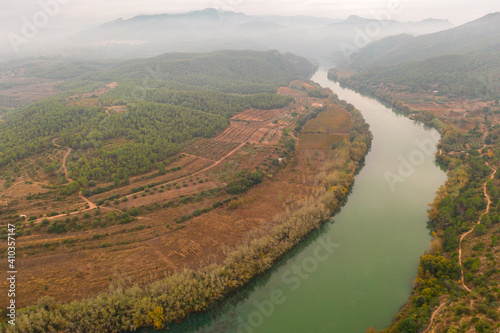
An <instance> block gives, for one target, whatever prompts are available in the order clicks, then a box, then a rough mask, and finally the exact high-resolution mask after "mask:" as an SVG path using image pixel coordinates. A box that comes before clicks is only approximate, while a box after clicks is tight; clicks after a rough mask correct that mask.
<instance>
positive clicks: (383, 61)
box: [351, 12, 500, 69]
mask: <svg viewBox="0 0 500 333" xmlns="http://www.w3.org/2000/svg"><path fill="white" fill-rule="evenodd" d="M497 51H500V12H497V13H492V14H488V15H486V16H484V17H482V18H480V19H477V20H475V21H472V22H469V23H466V24H463V25H461V26H459V27H456V28H453V29H448V30H445V31H440V32H436V33H433V34H428V35H423V36H418V37H414V36H411V35H407V34H402V35H398V36H394V37H390V38H385V39H382V40H380V41H377V42H374V43H372V44H370V45H368V46H367V47H366V48H364V49H363V50H362V51H360V52H358V53H357V54H356V55H355V56H353V57H352V59H351V60H352V62H351V67H353V68H358V69H361V68H366V67H370V66H389V65H390V66H394V65H397V64H400V63H404V62H408V61H418V60H425V59H429V58H434V57H439V56H446V55H452V54H453V55H459V54H460V55H471V54H478V53H489V52H497Z"/></svg>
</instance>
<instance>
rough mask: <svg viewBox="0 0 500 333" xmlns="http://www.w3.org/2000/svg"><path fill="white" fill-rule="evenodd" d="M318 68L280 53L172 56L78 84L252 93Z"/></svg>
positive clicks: (128, 65)
mask: <svg viewBox="0 0 500 333" xmlns="http://www.w3.org/2000/svg"><path fill="white" fill-rule="evenodd" d="M315 68H316V66H315V65H313V64H312V63H311V62H309V61H308V60H306V59H304V58H302V57H298V56H295V55H293V54H290V53H286V54H280V53H279V52H278V51H267V52H258V51H250V50H247V51H215V52H210V53H170V54H164V55H161V56H158V57H155V58H149V59H139V60H131V61H126V62H122V63H120V64H119V65H117V66H115V67H114V68H111V69H108V70H104V71H101V72H97V73H96V72H93V73H89V74H87V75H83V76H81V77H79V78H78V80H76V82H75V84H76V83H81V82H82V81H85V82H88V83H91V82H113V81H118V82H122V81H126V82H134V83H135V84H139V85H141V84H142V85H150V86H154V87H155V88H156V87H168V88H169V89H174V90H214V91H222V92H227V93H242V94H252V93H259V92H276V89H277V87H279V86H281V85H287V84H288V82H290V81H291V80H293V79H295V78H299V77H302V78H305V77H309V76H310V75H311V74H312V73H313V72H314V70H315ZM69 87H73V86H72V85H70V86H69Z"/></svg>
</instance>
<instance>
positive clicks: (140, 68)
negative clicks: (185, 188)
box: [0, 51, 314, 196]
mask: <svg viewBox="0 0 500 333" xmlns="http://www.w3.org/2000/svg"><path fill="white" fill-rule="evenodd" d="M70 65H71V64H68V66H70ZM73 66H76V67H79V65H77V64H73ZM94 67H95V71H94V72H92V73H87V74H85V75H80V76H79V77H78V78H74V79H72V80H69V81H67V82H66V83H65V85H64V87H63V88H64V89H66V90H68V92H67V93H65V94H62V95H60V96H57V97H53V98H49V99H46V100H44V101H41V102H38V103H35V104H33V105H31V106H29V107H27V108H24V109H22V110H19V111H17V112H15V113H13V114H11V115H10V116H9V117H7V118H5V119H4V121H2V122H0V167H2V166H8V165H9V166H12V165H16V163H17V162H18V161H19V160H21V159H24V158H26V157H29V156H33V155H36V154H40V153H43V152H46V151H48V150H50V149H51V148H53V147H54V146H53V144H52V143H51V140H53V139H56V138H58V141H57V144H59V145H61V146H64V147H69V148H72V149H73V152H72V153H71V155H70V156H69V157H68V162H67V168H68V175H69V177H70V178H71V179H74V182H72V183H71V184H69V185H68V186H66V188H64V189H63V190H61V194H66V195H69V194H72V193H76V192H78V191H79V189H80V187H83V188H88V187H91V186H92V184H91V182H93V181H99V182H104V181H108V182H113V183H114V186H118V185H120V184H128V182H129V177H131V176H133V175H138V174H143V173H146V172H149V171H152V170H155V169H156V170H158V172H159V173H165V172H166V169H165V167H166V164H165V163H163V162H165V161H166V160H167V159H168V158H170V157H172V156H173V155H175V154H177V153H178V152H179V150H180V147H181V146H182V145H183V144H184V143H187V142H189V141H192V140H193V139H198V138H211V137H214V136H216V135H217V134H219V133H220V132H222V131H223V130H224V129H225V128H226V127H227V126H228V125H229V118H230V117H231V116H233V115H234V114H236V113H238V112H241V111H243V110H245V109H248V108H261V109H273V108H280V107H284V106H286V105H288V104H289V103H290V102H291V101H292V100H293V98H290V97H287V96H279V95H276V94H274V92H276V90H277V88H278V87H279V86H280V85H287V84H288V82H290V81H291V80H293V79H295V78H298V77H302V76H308V75H310V74H311V73H312V71H313V70H314V66H313V65H312V64H311V63H309V62H308V61H307V60H305V59H302V58H299V57H296V56H293V55H291V54H286V55H281V54H279V53H278V52H275V51H271V52H253V51H220V52H213V53H207V54H167V55H163V56H159V57H157V58H153V59H146V60H137V61H128V62H123V63H120V64H116V65H115V66H114V67H112V68H110V69H106V68H108V67H109V66H108V65H107V64H105V65H102V66H101V65H95V66H94ZM152 73H153V74H154V75H153V74H152ZM70 74H71V71H69V74H68V75H70ZM79 74H80V71H78V70H75V72H74V73H73V74H71V75H79ZM167 78H168V79H167ZM113 81H114V82H118V86H117V87H116V88H115V89H112V90H110V91H109V92H107V93H105V94H104V95H102V96H101V97H100V98H99V103H100V104H99V105H96V106H83V105H81V106H80V105H78V99H76V100H74V98H73V97H71V98H70V96H73V95H72V94H76V93H78V92H83V91H87V92H88V91H93V89H94V88H95V87H97V86H101V87H102V86H104V85H105V84H108V83H110V82H113ZM76 87H77V88H78V90H73V91H71V92H69V89H75V88H76ZM223 92H225V93H223ZM229 93H231V94H229ZM234 93H238V94H240V95H234ZM241 94H253V95H246V96H245V95H241ZM75 103H76V105H75ZM111 105H123V106H126V108H125V111H124V112H121V113H115V112H112V113H110V114H109V115H107V114H106V112H104V111H106V110H105V107H106V106H111ZM167 164H168V163H167ZM56 170H57V167H56V166H55V165H54V166H51V167H50V170H48V171H51V172H55V171H56ZM10 183H11V181H10V179H9V180H8V181H7V182H6V183H5V185H6V186H8V185H10ZM110 189H111V187H108V188H100V189H99V190H98V189H95V190H85V191H84V193H85V195H87V196H90V195H93V194H98V193H102V192H105V191H107V190H110Z"/></svg>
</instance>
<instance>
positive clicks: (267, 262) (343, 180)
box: [18, 95, 371, 331]
mask: <svg viewBox="0 0 500 333" xmlns="http://www.w3.org/2000/svg"><path fill="white" fill-rule="evenodd" d="M329 99H330V101H331V102H332V103H334V104H336V105H337V107H342V106H343V107H347V106H348V105H347V103H341V102H340V101H339V100H338V99H336V97H335V96H333V95H331V96H330V98H329ZM345 112H348V114H350V115H351V117H352V120H353V127H355V128H356V129H357V131H356V132H353V133H352V138H351V140H350V141H351V142H352V143H351V142H350V141H347V142H340V144H339V145H338V146H337V147H336V148H335V149H333V150H331V151H330V146H327V147H311V146H310V145H309V146H306V147H305V148H304V152H306V151H307V153H306V154H304V156H302V159H303V160H304V163H306V162H308V161H309V163H311V162H310V161H311V157H312V156H311V155H310V153H312V154H314V153H313V152H312V151H313V150H317V151H324V153H323V154H324V156H325V157H326V163H324V164H322V165H315V164H314V163H313V165H314V168H315V169H316V170H317V171H318V172H319V173H318V176H316V177H315V180H314V182H313V187H314V191H313V192H312V194H311V195H310V196H309V198H307V199H306V200H304V201H302V202H298V203H296V204H295V205H294V206H295V207H294V208H293V209H287V210H286V211H285V212H284V213H282V214H280V215H278V216H276V217H275V218H274V222H275V223H276V224H277V226H276V227H274V228H273V229H272V230H271V232H269V233H267V235H265V236H262V237H260V238H258V239H255V240H253V241H251V242H249V243H248V244H244V245H242V246H240V247H239V248H238V250H237V251H235V252H233V253H232V254H230V255H229V256H228V257H227V259H226V260H225V262H224V263H223V264H221V265H212V266H210V267H207V268H206V269H202V270H198V271H186V272H183V273H181V274H175V275H173V276H170V277H168V278H166V279H163V280H160V281H157V282H154V283H153V284H151V285H149V286H147V287H145V288H140V287H138V286H134V287H125V286H118V287H117V288H116V289H114V290H113V291H111V292H109V293H104V294H101V295H99V296H98V297H96V298H92V299H87V300H84V301H78V302H72V303H69V304H63V305H59V304H54V303H51V302H50V301H48V302H47V304H45V303H44V301H43V300H42V301H41V305H40V306H38V307H35V308H31V309H26V310H24V311H23V312H21V313H20V315H19V318H18V328H19V327H21V328H22V327H28V325H34V324H35V323H36V325H38V327H40V328H42V330H43V328H45V329H49V328H50V327H53V328H55V329H56V330H57V331H74V330H75V329H76V330H82V331H87V330H88V331H92V330H97V331H98V330H101V331H120V330H134V329H136V328H138V327H142V326H150V325H151V326H155V327H156V328H162V327H165V326H166V325H168V324H169V323H171V322H174V321H179V320H181V319H182V318H184V317H185V316H187V315H188V314H189V313H192V312H198V311H203V310H205V309H207V308H209V307H210V306H211V305H212V304H214V302H217V301H219V300H220V299H222V298H223V297H224V295H226V294H227V293H229V292H232V291H234V290H236V289H237V288H239V287H241V286H242V285H244V284H245V283H247V282H248V281H249V280H250V279H251V278H252V277H253V276H255V275H259V274H261V273H262V272H264V271H265V270H267V269H268V268H270V267H271V266H272V264H273V263H274V262H276V261H277V260H278V259H279V258H281V257H282V256H283V254H284V253H286V252H287V251H289V250H290V249H292V248H293V247H294V246H295V245H297V244H298V243H299V242H300V241H301V240H302V239H304V238H305V237H306V236H307V235H308V234H309V233H310V232H311V231H312V230H314V229H316V228H318V227H319V226H320V225H321V224H322V223H323V222H324V221H326V220H327V219H329V218H330V216H331V215H332V214H333V213H334V212H335V211H336V210H338V209H339V207H340V206H341V205H342V203H343V202H344V200H345V198H346V195H347V193H348V188H349V187H350V186H351V185H352V182H353V180H354V173H355V172H356V169H357V165H359V162H360V160H361V159H362V158H363V156H364V155H365V154H366V152H367V151H368V147H369V143H370V140H371V137H370V134H369V131H368V128H367V126H365V124H364V120H363V118H362V116H361V114H360V113H359V111H357V110H355V109H354V108H349V110H347V111H345ZM312 122H314V120H313V121H311V122H310V123H309V124H308V126H309V125H311V123H312ZM323 134H325V135H326V136H327V135H331V134H330V133H323ZM308 141H309V144H312V143H314V142H312V141H310V140H309V139H308V138H307V137H304V138H300V144H299V146H298V153H297V154H298V155H299V157H300V154H301V152H300V150H301V145H307V143H308ZM363 144H364V145H363ZM351 154H352V155H353V156H354V158H350V155H351ZM116 304H121V305H120V306H119V308H120V311H119V313H117V309H116ZM96 309H98V310H97V311H96ZM41 313H43V314H44V315H43V318H44V319H41V318H40V314H41ZM82 313H86V314H87V315H86V316H84V317H85V318H83V317H81V315H82ZM49 330H50V329H49Z"/></svg>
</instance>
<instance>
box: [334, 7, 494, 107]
mask: <svg viewBox="0 0 500 333" xmlns="http://www.w3.org/2000/svg"><path fill="white" fill-rule="evenodd" d="M348 67H349V68H351V69H355V70H356V71H357V72H358V73H357V74H356V75H354V76H352V77H350V78H349V79H343V80H345V83H347V84H348V85H350V86H352V87H354V88H358V89H361V90H369V91H371V92H374V89H378V88H377V87H378V86H379V85H380V84H396V85H400V86H405V87H409V88H410V89H412V91H415V90H418V89H422V90H424V91H425V92H433V91H438V92H439V94H442V95H447V96H451V97H452V96H466V97H469V98H477V97H482V96H485V97H487V98H498V97H500V87H499V86H498V84H496V82H499V81H500V13H494V14H489V15H487V16H485V17H483V18H481V19H479V20H476V21H473V22H470V23H467V24H464V25H462V26H460V27H457V28H454V29H450V30H446V31H443V32H439V33H435V34H430V35H424V36H420V37H410V36H398V37H393V38H390V39H389V38H388V39H385V40H381V41H379V42H375V43H373V44H371V45H369V46H368V47H366V49H363V50H362V51H361V52H360V53H359V54H357V55H355V56H353V58H352V62H351V64H349V65H348ZM330 75H331V78H333V79H335V78H336V74H335V71H331V73H330Z"/></svg>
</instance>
